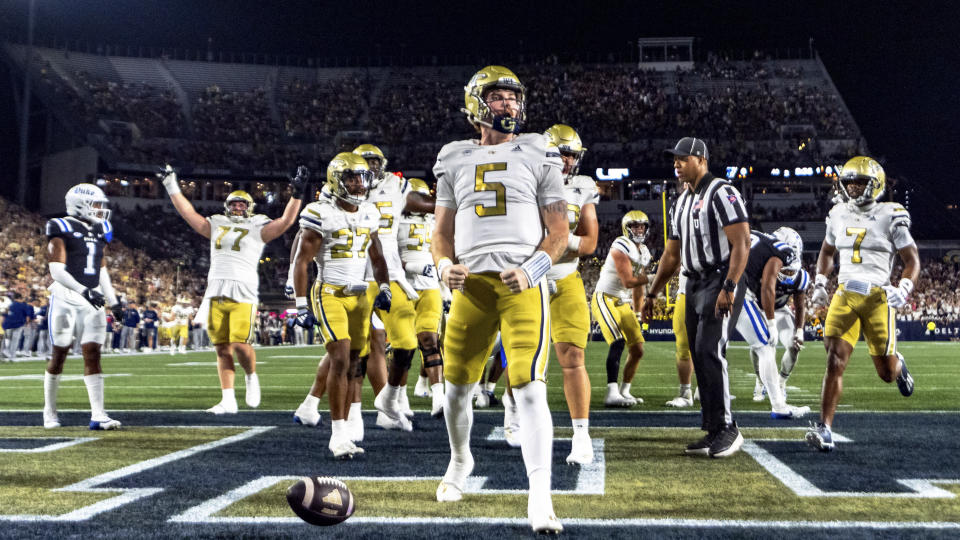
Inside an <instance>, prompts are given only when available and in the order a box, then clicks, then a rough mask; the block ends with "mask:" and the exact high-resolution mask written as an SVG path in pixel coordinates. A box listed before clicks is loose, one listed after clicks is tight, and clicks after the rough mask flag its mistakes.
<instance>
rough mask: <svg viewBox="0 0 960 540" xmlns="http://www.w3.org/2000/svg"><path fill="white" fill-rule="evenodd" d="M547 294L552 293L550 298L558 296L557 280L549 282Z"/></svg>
mask: <svg viewBox="0 0 960 540" xmlns="http://www.w3.org/2000/svg"><path fill="white" fill-rule="evenodd" d="M547 292H549V293H550V296H553V295H555V294H557V280H555V279H548V280H547Z"/></svg>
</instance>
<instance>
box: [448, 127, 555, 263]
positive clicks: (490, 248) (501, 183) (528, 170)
mask: <svg viewBox="0 0 960 540" xmlns="http://www.w3.org/2000/svg"><path fill="white" fill-rule="evenodd" d="M562 170H563V162H562V161H561V159H560V153H559V152H557V151H556V149H555V148H552V149H550V150H549V151H548V150H547V145H546V137H544V136H543V135H541V134H539V133H524V134H522V135H519V136H517V137H516V138H514V139H513V140H512V141H509V142H505V143H502V144H497V145H489V146H481V145H480V144H479V142H478V141H476V140H464V141H456V142H452V143H450V144H447V145H446V146H444V147H443V148H442V149H441V150H440V154H439V155H438V156H437V163H436V164H435V165H434V167H433V174H434V176H435V177H436V178H437V205H438V206H444V207H447V208H451V209H454V210H455V211H456V219H455V221H454V227H455V231H456V232H455V233H454V249H455V251H456V253H455V255H456V257H457V259H458V260H459V261H460V262H461V263H462V264H465V265H466V266H467V267H468V268H469V269H470V271H471V272H501V271H503V270H505V269H508V268H516V267H517V266H519V265H520V264H521V263H523V261H525V260H526V259H527V258H528V257H530V255H532V254H533V253H534V252H535V251H536V249H537V246H539V245H540V242H541V241H542V240H543V222H542V220H541V219H540V206H545V205H547V204H550V203H554V202H557V201H561V200H563V198H564V197H563V178H562V174H561V171H562Z"/></svg>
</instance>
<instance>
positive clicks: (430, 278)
mask: <svg viewBox="0 0 960 540" xmlns="http://www.w3.org/2000/svg"><path fill="white" fill-rule="evenodd" d="M410 185H411V186H412V189H413V190H414V191H415V192H417V193H420V194H423V195H424V196H426V197H432V196H431V194H430V187H429V186H427V183H426V182H424V181H423V180H421V179H419V178H411V179H410ZM433 222H434V219H433V214H425V213H422V212H404V213H403V214H401V215H400V227H399V232H398V236H397V243H398V245H399V246H400V260H401V261H403V269H404V271H405V272H406V273H407V278H408V280H409V282H410V284H411V285H412V286H413V288H414V290H416V291H417V296H418V298H417V300H416V301H414V307H415V309H416V318H415V319H414V321H413V323H414V327H413V328H409V329H408V331H410V332H413V333H414V334H415V335H416V336H417V346H418V347H419V349H420V357H421V360H420V363H421V366H422V368H423V370H424V371H425V372H426V375H427V380H428V384H429V388H430V395H431V398H432V400H433V401H432V406H431V407H430V414H431V415H432V416H434V417H437V416H440V415H441V414H443V400H444V398H443V357H442V355H441V352H440V319H441V318H442V317H443V298H442V297H441V294H440V281H439V280H438V279H437V272H436V269H435V268H434V266H433V256H432V255H431V254H430V242H431V241H432V240H433ZM391 312H392V309H391ZM394 355H396V349H394ZM402 392H403V393H404V394H405V393H406V390H405V389H404V390H402Z"/></svg>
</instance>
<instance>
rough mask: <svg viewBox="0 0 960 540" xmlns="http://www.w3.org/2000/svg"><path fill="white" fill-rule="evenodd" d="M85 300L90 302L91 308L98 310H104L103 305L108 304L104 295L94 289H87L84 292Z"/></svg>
mask: <svg viewBox="0 0 960 540" xmlns="http://www.w3.org/2000/svg"><path fill="white" fill-rule="evenodd" d="M83 298H84V299H85V300H86V301H87V302H90V305H91V306H93V307H95V308H97V309H100V308H102V307H103V305H104V304H105V303H106V300H104V298H103V295H102V294H100V293H98V292H97V291H95V290H93V289H87V290H85V291H83Z"/></svg>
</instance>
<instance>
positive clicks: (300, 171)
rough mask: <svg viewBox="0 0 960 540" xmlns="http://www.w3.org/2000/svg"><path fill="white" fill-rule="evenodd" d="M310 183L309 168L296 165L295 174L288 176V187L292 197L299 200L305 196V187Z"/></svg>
mask: <svg viewBox="0 0 960 540" xmlns="http://www.w3.org/2000/svg"><path fill="white" fill-rule="evenodd" d="M309 185H310V169H308V168H306V167H304V166H303V165H300V166H299V167H297V174H296V176H293V177H291V178H290V189H291V190H292V191H293V195H292V196H293V198H295V199H300V200H301V201H302V200H304V199H306V198H307V188H308V187H309Z"/></svg>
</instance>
